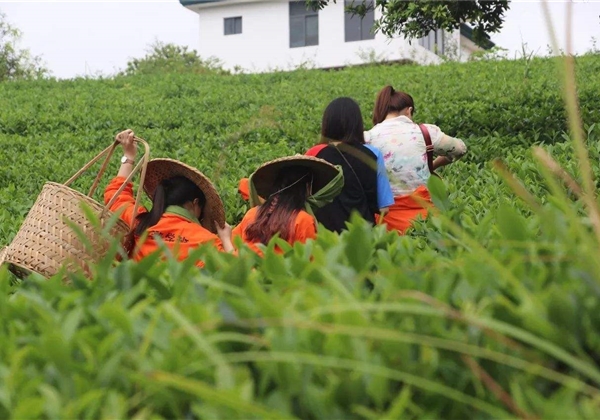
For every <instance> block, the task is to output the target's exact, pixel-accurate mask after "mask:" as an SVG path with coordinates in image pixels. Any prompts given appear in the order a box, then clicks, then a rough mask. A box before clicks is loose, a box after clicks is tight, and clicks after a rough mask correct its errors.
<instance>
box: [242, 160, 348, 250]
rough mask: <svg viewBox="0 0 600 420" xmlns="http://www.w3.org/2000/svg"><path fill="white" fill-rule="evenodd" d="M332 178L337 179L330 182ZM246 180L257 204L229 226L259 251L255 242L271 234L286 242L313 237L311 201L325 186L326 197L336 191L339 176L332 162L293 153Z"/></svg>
mask: <svg viewBox="0 0 600 420" xmlns="http://www.w3.org/2000/svg"><path fill="white" fill-rule="evenodd" d="M336 179H338V180H340V181H341V182H338V185H333V184H335V182H333V181H335V180H336ZM248 183H249V187H250V191H249V196H250V197H249V198H250V199H251V201H252V202H253V203H254V204H259V203H260V204H259V205H257V206H255V207H252V208H251V209H250V210H248V212H247V213H246V215H245V216H244V218H243V219H242V221H241V222H240V224H239V225H238V226H236V227H235V228H234V229H233V236H234V237H235V236H240V237H241V238H242V240H243V241H244V242H245V243H247V244H248V245H249V246H250V247H251V248H252V249H253V250H254V251H256V252H257V253H259V254H261V250H260V248H259V247H258V245H259V244H263V245H266V244H267V243H268V242H269V241H270V240H271V239H272V238H273V237H274V236H275V235H278V236H279V237H280V238H281V239H283V240H285V241H287V242H288V243H290V244H293V243H294V242H302V243H304V242H306V241H307V240H308V239H313V238H315V237H316V234H317V226H316V223H315V219H314V216H313V215H312V208H311V204H312V203H314V202H315V200H316V199H315V197H318V196H319V195H323V194H321V193H322V191H323V190H325V189H330V191H329V195H330V196H333V195H335V194H336V193H337V192H339V190H340V189H341V183H343V179H342V178H341V174H340V172H339V170H338V169H337V168H336V167H334V166H333V165H330V164H329V163H327V162H325V161H323V160H321V159H317V158H313V157H308V156H302V155H297V156H289V157H284V158H280V159H275V160H273V161H271V162H267V163H265V164H264V165H262V166H261V167H259V168H258V169H257V170H256V171H255V172H254V173H253V174H252V175H251V176H250V179H249V182H248ZM260 197H264V201H263V199H261V198H260ZM327 201H331V199H327Z"/></svg>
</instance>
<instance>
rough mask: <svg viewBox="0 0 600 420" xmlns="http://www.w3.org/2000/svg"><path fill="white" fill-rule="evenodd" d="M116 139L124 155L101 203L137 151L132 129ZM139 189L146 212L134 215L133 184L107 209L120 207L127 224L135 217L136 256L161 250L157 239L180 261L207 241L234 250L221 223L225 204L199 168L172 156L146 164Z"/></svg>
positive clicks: (120, 180) (130, 166)
mask: <svg viewBox="0 0 600 420" xmlns="http://www.w3.org/2000/svg"><path fill="white" fill-rule="evenodd" d="M116 140H117V141H119V143H121V145H122V147H123V152H124V156H123V159H122V160H121V162H122V164H121V167H120V168H119V172H118V174H117V177H116V178H114V179H113V180H112V181H111V182H110V183H109V185H108V186H107V187H106V190H105V192H104V202H105V204H108V203H109V201H110V200H111V199H112V198H113V196H114V195H115V193H116V192H117V191H118V190H119V188H120V187H121V186H122V185H123V182H125V179H126V178H127V177H128V176H129V175H130V174H131V171H132V170H133V167H134V163H135V157H136V152H137V147H136V144H135V143H134V133H133V131H131V130H125V131H123V132H121V133H119V134H117V137H116ZM143 187H144V191H146V193H147V194H148V195H149V196H150V197H151V198H152V208H151V209H150V211H147V210H146V209H144V208H140V209H139V211H138V214H137V215H135V216H134V214H133V210H134V209H133V207H134V204H135V199H134V196H133V186H132V185H131V184H129V185H127V186H126V187H125V189H124V190H123V191H122V192H121V194H119V196H118V197H117V199H116V200H115V202H114V204H113V205H112V206H111V208H110V210H111V211H113V212H117V211H120V212H121V214H120V218H121V220H123V221H124V222H125V223H127V224H128V225H131V222H132V221H134V226H133V229H132V231H131V233H130V235H132V236H133V239H134V241H135V250H136V251H135V254H134V259H135V260H138V261H139V260H141V259H143V258H144V257H146V256H148V255H150V254H152V253H154V252H156V251H157V250H158V249H159V241H158V238H160V241H161V242H163V243H164V244H165V245H166V246H167V247H168V248H169V249H170V250H171V251H172V252H174V254H175V257H176V258H177V259H178V260H179V261H182V260H184V259H186V258H187V257H188V254H189V252H190V251H192V250H193V249H195V248H197V247H198V246H199V245H202V244H206V243H212V244H213V245H214V246H215V247H216V248H217V249H218V250H220V251H226V252H231V251H233V250H234V248H233V244H232V242H231V227H229V225H227V224H226V223H225V215H224V211H223V203H222V202H221V199H220V197H219V195H218V193H217V191H216V190H215V188H214V187H213V185H212V184H211V182H210V180H209V179H208V178H206V177H205V176H204V175H203V174H202V173H200V172H199V171H198V170H196V169H194V168H192V167H190V166H187V165H185V164H183V163H181V162H178V161H175V160H171V159H153V160H151V161H150V162H149V163H148V168H147V170H146V180H145V182H144V186H143ZM134 217H135V220H133V219H134ZM221 226H222V227H221ZM213 232H216V233H217V235H215V234H214V233H213ZM196 265H197V266H199V267H202V266H203V263H202V262H201V261H197V262H196Z"/></svg>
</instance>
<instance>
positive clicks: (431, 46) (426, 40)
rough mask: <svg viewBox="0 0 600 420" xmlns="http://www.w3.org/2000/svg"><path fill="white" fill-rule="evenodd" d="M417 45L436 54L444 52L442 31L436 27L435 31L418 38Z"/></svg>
mask: <svg viewBox="0 0 600 420" xmlns="http://www.w3.org/2000/svg"><path fill="white" fill-rule="evenodd" d="M419 45H420V46H421V47H423V48H425V49H426V50H429V51H431V52H433V53H435V54H437V55H443V54H444V52H445V48H444V31H443V30H442V29H438V30H437V31H431V32H429V34H427V35H426V36H424V37H423V38H419Z"/></svg>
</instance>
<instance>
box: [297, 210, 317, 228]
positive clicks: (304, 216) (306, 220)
mask: <svg viewBox="0 0 600 420" xmlns="http://www.w3.org/2000/svg"><path fill="white" fill-rule="evenodd" d="M295 225H296V226H309V225H315V226H316V222H315V218H314V217H313V216H311V215H310V214H309V213H308V212H307V211H305V210H300V211H299V212H298V215H297V216H296V221H295Z"/></svg>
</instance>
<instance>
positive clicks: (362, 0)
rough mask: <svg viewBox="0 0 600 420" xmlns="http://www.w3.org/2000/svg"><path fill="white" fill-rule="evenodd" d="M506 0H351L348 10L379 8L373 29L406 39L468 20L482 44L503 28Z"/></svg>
mask: <svg viewBox="0 0 600 420" xmlns="http://www.w3.org/2000/svg"><path fill="white" fill-rule="evenodd" d="M330 1H331V0H306V4H307V5H308V6H309V7H311V8H312V9H313V10H317V9H322V8H323V7H325V6H326V5H327V4H328V3H329V2H330ZM333 1H334V2H335V1H336V0H333ZM340 1H344V0H340ZM508 3H509V1H508V0H471V1H467V0H448V1H433V0H421V1H408V0H354V2H353V4H352V5H351V6H349V7H347V10H348V11H350V12H352V13H355V14H357V15H359V16H364V15H365V14H366V13H367V12H368V11H369V10H372V9H374V8H375V7H377V8H380V10H381V11H382V14H381V17H380V18H379V19H377V20H376V22H375V28H374V30H375V31H380V32H381V33H383V34H385V35H386V36H388V37H391V36H394V35H397V34H400V35H403V36H404V38H409V39H412V38H421V37H424V36H426V35H427V34H428V33H429V32H430V31H432V30H436V29H444V30H446V31H452V30H455V29H458V28H459V27H460V24H461V23H469V24H470V25H471V26H472V27H473V36H474V38H475V41H476V42H477V43H481V42H484V41H485V40H486V39H488V38H489V34H490V33H494V32H498V31H499V30H500V29H501V28H502V24H503V23H504V13H505V12H506V11H507V10H508V8H509V5H508Z"/></svg>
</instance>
